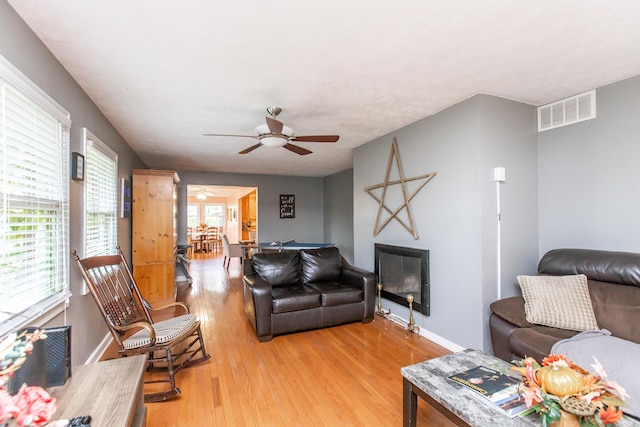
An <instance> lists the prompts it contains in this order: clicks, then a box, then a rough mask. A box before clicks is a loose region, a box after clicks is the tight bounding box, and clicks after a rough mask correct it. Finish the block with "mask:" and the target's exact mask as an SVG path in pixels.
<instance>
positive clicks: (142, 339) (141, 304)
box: [71, 247, 210, 402]
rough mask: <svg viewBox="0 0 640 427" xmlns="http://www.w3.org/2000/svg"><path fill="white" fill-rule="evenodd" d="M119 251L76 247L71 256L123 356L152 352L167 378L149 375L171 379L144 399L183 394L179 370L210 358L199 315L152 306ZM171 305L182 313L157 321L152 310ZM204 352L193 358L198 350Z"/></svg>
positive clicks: (151, 364)
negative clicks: (85, 253) (82, 254)
mask: <svg viewBox="0 0 640 427" xmlns="http://www.w3.org/2000/svg"><path fill="white" fill-rule="evenodd" d="M117 249H118V255H104V256H95V257H91V258H85V259H83V260H81V259H80V258H79V257H78V254H77V252H76V251H75V250H73V251H71V253H72V255H73V258H74V259H75V261H76V264H77V265H78V268H79V269H80V272H81V273H82V277H83V278H84V280H85V281H86V282H87V285H88V286H89V290H90V291H91V295H93V298H94V300H95V301H96V303H97V304H98V308H99V309H100V313H101V314H102V316H103V317H104V320H105V321H106V322H107V326H108V327H109V330H110V331H111V335H112V336H113V338H114V340H115V341H116V343H117V344H118V348H119V351H118V352H119V354H120V355H122V356H129V355H137V354H146V355H148V361H147V371H148V372H151V371H154V372H157V371H163V372H165V371H166V372H168V375H169V378H168V379H167V378H164V379H154V380H148V381H145V383H146V384H149V383H164V382H168V383H169V386H170V388H169V390H166V391H160V392H155V393H149V394H145V396H144V401H145V402H161V401H164V400H167V399H171V398H173V397H176V396H178V395H179V394H180V389H179V388H178V387H176V383H175V374H176V372H178V371H179V370H180V369H182V368H185V367H187V366H192V365H194V364H197V363H200V362H203V361H206V360H208V359H209V358H210V356H209V355H208V354H207V351H206V350H205V348H204V341H203V339H202V333H201V332H200V321H199V320H198V319H197V318H196V316H195V314H189V309H188V308H187V306H186V305H184V304H182V303H172V304H169V305H166V306H164V307H159V308H155V309H154V308H152V307H151V306H150V305H149V303H148V302H147V301H146V300H145V299H144V298H143V297H142V295H141V294H140V290H139V289H138V286H137V285H136V282H135V280H134V279H133V275H132V274H131V270H130V269H129V266H128V265H127V262H126V260H125V258H124V256H123V254H122V251H121V250H120V247H118V248H117ZM168 308H174V310H175V309H177V310H176V311H178V310H179V311H184V314H182V315H179V316H175V317H172V318H170V319H167V320H162V321H159V322H154V321H153V319H152V318H151V315H150V312H157V311H160V310H165V311H166V309H168ZM198 352H199V353H201V357H198V358H194V357H195V356H196V354H197V353H198Z"/></svg>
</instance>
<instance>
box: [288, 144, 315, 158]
mask: <svg viewBox="0 0 640 427" xmlns="http://www.w3.org/2000/svg"><path fill="white" fill-rule="evenodd" d="M283 147H284V148H286V149H287V150H289V151H293V152H294V153H296V154H300V155H301V156H304V155H305V154H311V153H313V151H309V150H307V149H306V148H302V147H298V146H297V145H293V144H284V146H283Z"/></svg>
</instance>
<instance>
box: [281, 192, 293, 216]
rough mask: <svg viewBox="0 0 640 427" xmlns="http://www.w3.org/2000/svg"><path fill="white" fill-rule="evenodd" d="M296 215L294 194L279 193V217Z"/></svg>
mask: <svg viewBox="0 0 640 427" xmlns="http://www.w3.org/2000/svg"><path fill="white" fill-rule="evenodd" d="M295 217H296V196H295V195H293V194H281V195H280V218H295Z"/></svg>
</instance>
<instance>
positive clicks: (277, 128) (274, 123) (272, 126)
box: [265, 117, 284, 135]
mask: <svg viewBox="0 0 640 427" xmlns="http://www.w3.org/2000/svg"><path fill="white" fill-rule="evenodd" d="M265 119H267V127H268V128H269V131H270V132H271V133H274V134H276V135H280V134H282V128H283V126H284V124H283V123H282V122H281V121H280V120H276V119H273V118H271V117H265Z"/></svg>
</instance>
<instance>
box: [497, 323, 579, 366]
mask: <svg viewBox="0 0 640 427" xmlns="http://www.w3.org/2000/svg"><path fill="white" fill-rule="evenodd" d="M577 333H578V332H576V331H570V330H567V329H558V328H549V327H547V326H534V327H532V328H517V329H515V330H514V331H513V332H512V333H511V335H509V338H508V340H507V343H508V344H507V345H508V347H509V351H510V352H511V353H513V354H521V355H524V356H527V357H533V358H534V359H536V360H542V358H544V357H546V356H548V355H549V353H550V351H551V347H553V345H554V344H555V343H556V342H558V341H560V340H561V339H565V338H570V337H572V336H574V335H575V334H577Z"/></svg>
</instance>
